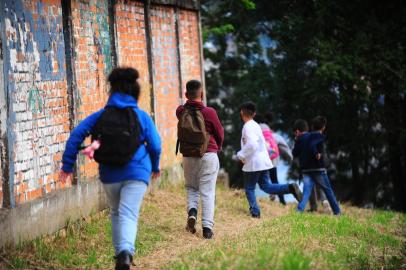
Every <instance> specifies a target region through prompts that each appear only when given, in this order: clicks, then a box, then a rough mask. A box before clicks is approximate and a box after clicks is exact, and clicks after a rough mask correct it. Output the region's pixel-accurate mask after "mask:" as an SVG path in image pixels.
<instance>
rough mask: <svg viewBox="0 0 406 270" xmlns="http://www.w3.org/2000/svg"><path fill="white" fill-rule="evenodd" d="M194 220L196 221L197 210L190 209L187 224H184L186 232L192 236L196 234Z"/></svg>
mask: <svg viewBox="0 0 406 270" xmlns="http://www.w3.org/2000/svg"><path fill="white" fill-rule="evenodd" d="M196 220H197V209H196V208H190V210H189V213H188V218H187V223H186V230H187V231H188V232H191V233H192V234H194V233H196V228H195V225H196Z"/></svg>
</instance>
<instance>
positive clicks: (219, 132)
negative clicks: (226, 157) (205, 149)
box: [210, 109, 224, 150]
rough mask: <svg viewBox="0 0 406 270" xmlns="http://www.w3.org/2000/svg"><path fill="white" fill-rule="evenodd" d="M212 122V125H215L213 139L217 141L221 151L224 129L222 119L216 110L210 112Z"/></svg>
mask: <svg viewBox="0 0 406 270" xmlns="http://www.w3.org/2000/svg"><path fill="white" fill-rule="evenodd" d="M210 120H211V121H210V122H211V124H212V125H213V137H214V139H215V140H216V143H217V146H218V148H219V150H220V149H221V147H222V146H223V142H224V128H223V126H222V125H221V122H220V119H219V117H218V115H217V113H216V111H215V110H214V109H213V110H210Z"/></svg>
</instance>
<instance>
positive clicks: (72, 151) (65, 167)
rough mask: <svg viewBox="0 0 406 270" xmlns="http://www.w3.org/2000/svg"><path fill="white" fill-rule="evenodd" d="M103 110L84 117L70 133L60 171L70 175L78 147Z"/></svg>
mask: <svg viewBox="0 0 406 270" xmlns="http://www.w3.org/2000/svg"><path fill="white" fill-rule="evenodd" d="M102 112H103V110H100V111H98V112H96V113H93V114H91V115H90V116H88V117H86V118H85V119H84V120H83V121H82V122H80V124H79V125H78V126H77V127H76V128H75V129H74V130H73V131H72V133H71V135H70V136H69V139H68V141H67V142H66V147H65V152H64V153H63V156H62V171H64V172H65V173H72V172H73V166H74V165H75V162H76V158H77V155H78V153H79V151H80V149H79V148H80V145H81V144H82V142H83V141H84V140H85V138H86V137H87V136H89V134H90V132H91V130H92V128H93V127H94V125H95V124H96V122H97V119H99V117H100V115H101V113H102Z"/></svg>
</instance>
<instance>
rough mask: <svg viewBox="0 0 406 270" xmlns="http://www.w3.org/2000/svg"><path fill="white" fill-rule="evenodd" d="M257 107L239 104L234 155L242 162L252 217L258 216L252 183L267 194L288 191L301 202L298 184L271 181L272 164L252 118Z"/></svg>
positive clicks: (259, 130) (261, 136)
mask: <svg viewBox="0 0 406 270" xmlns="http://www.w3.org/2000/svg"><path fill="white" fill-rule="evenodd" d="M255 111H256V106H255V104H254V103H252V102H245V103H243V104H242V105H241V107H240V116H241V119H242V121H243V122H244V127H243V129H242V137H241V150H240V151H239V152H238V153H237V157H238V158H239V160H241V162H242V163H243V164H244V166H243V168H242V170H243V173H244V187H245V194H246V196H247V200H248V203H249V206H250V213H251V216H252V217H254V218H259V217H260V216H261V213H260V209H259V206H258V204H257V199H256V196H255V186H256V184H257V183H258V184H259V187H260V188H261V189H262V190H263V191H264V192H266V193H268V194H278V195H279V194H288V193H291V194H293V196H294V197H295V198H296V200H297V201H301V199H302V193H301V191H300V189H299V187H298V185H297V184H282V185H280V184H271V182H270V177H269V169H271V168H272V167H273V165H272V161H271V159H270V158H269V154H268V150H267V147H266V143H265V138H264V136H263V134H262V130H261V127H260V126H259V125H258V123H257V122H255V121H254V116H255Z"/></svg>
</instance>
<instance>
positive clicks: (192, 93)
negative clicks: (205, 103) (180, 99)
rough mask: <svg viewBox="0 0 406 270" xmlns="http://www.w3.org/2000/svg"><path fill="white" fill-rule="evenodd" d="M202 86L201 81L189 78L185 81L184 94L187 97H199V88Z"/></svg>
mask: <svg viewBox="0 0 406 270" xmlns="http://www.w3.org/2000/svg"><path fill="white" fill-rule="evenodd" d="M201 88H202V83H201V82H199V81H198V80H190V81H188V82H187V83H186V94H187V95H188V98H191V99H195V98H198V97H199V94H200V91H199V90H200V89H201Z"/></svg>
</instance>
